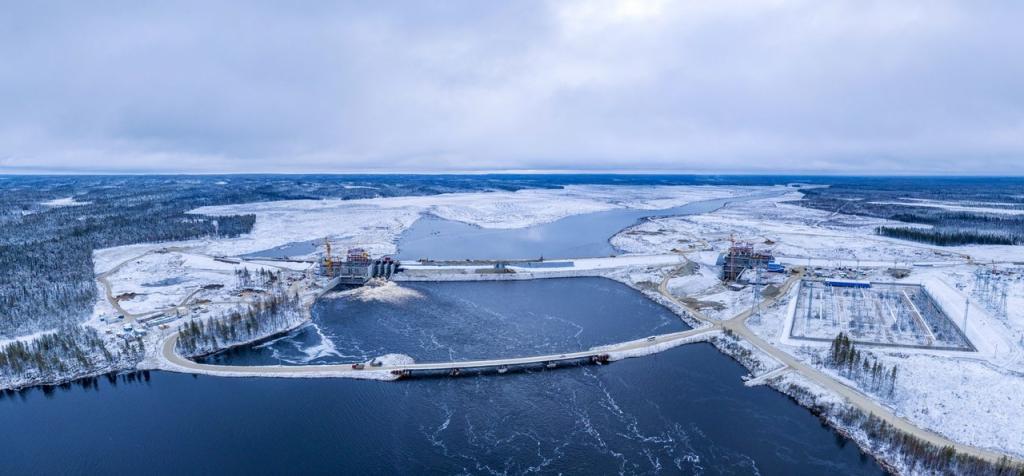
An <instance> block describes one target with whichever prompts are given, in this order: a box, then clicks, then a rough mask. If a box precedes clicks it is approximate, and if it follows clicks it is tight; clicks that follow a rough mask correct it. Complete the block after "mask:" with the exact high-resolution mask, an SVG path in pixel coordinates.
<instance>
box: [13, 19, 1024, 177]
mask: <svg viewBox="0 0 1024 476" xmlns="http://www.w3.org/2000/svg"><path fill="white" fill-rule="evenodd" d="M6 10H9V11H7V12H5V15H4V16H3V18H2V19H0V57H2V58H4V67H3V68H0V91H2V94H3V98H4V101H3V103H4V107H3V108H0V157H3V158H4V159H3V162H2V163H0V173H2V172H4V171H11V172H15V171H33V170H37V171H58V172H60V171H96V172H119V171H129V172H173V171H186V172H252V171H267V172H332V171H334V172H343V171H354V170H358V171H384V172H386V171H449V170H470V171H472V170H490V169H540V170H543V169H559V170H565V169H574V170H645V171H659V170H664V171H693V172H758V173H760V172H812V173H821V172H825V173H993V174H1005V173H1014V174H1019V173H1020V166H1019V163H1020V160H1021V158H1022V152H1024V89H1021V88H1020V86H1019V85H1020V84H1024V82H1022V80H1024V61H1022V60H1021V59H1020V58H1019V54H1018V52H1016V51H1015V45H1019V44H1024V33H1022V32H1021V30H1020V29H1019V28H1017V24H1018V23H1019V20H1020V19H1022V18H1024V15H1022V13H1024V11H1022V10H1024V6H1021V5H1020V4H1017V3H1015V2H993V3H980V4H979V3H967V2H944V1H928V2H924V1H921V2H903V1H890V2H871V1H868V2H863V1H861V2H815V1H783V0H775V1H736V0H724V1H721V2H697V1H694V2H665V1H639V0H619V1H613V0H597V1H591V2H579V1H571V0H569V1H551V2H541V1H524V2H497V3H496V2H449V3H445V4H443V5H438V4H427V3H426V2H371V3H360V4H355V3H352V4H342V5H340V6H339V5H337V4H321V5H318V4H313V3H306V4H303V6H302V7H301V8H299V7H294V6H286V5H284V4H279V3H275V2H266V3H262V2H238V3H230V2H214V3H211V2H184V3H178V2H176V3H174V4H173V5H172V4H156V5H142V4H141V3H139V2H123V3H116V2H110V3H104V4H103V6H102V7H100V6H97V5H95V4H87V3H83V2H66V3H64V2H57V3H45V2H22V3H18V4H14V5H10V6H8V7H7V8H6Z"/></svg>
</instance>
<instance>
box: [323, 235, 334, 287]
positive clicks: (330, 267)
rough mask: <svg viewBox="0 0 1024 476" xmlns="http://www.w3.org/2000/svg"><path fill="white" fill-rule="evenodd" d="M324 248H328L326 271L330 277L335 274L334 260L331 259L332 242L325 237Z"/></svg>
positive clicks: (325, 263) (325, 261)
mask: <svg viewBox="0 0 1024 476" xmlns="http://www.w3.org/2000/svg"><path fill="white" fill-rule="evenodd" d="M324 247H325V248H327V253H326V254H325V255H324V270H325V271H327V276H328V277H330V276H331V275H332V274H333V272H334V259H333V258H332V257H331V241H330V240H328V239H327V237H324Z"/></svg>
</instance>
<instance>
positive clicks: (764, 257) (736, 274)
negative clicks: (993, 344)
mask: <svg viewBox="0 0 1024 476" xmlns="http://www.w3.org/2000/svg"><path fill="white" fill-rule="evenodd" d="M729 241H730V242H731V245H730V246H729V249H728V250H727V251H726V252H725V253H723V254H721V255H719V257H718V263H717V264H718V266H720V267H721V268H722V276H721V277H722V281H725V282H733V281H739V280H741V279H742V278H743V274H744V272H746V271H748V270H753V271H755V272H759V271H761V270H764V271H767V272H776V273H781V272H783V271H785V269H784V268H783V267H782V265H780V264H777V263H776V262H775V256H774V254H773V253H772V251H771V250H769V249H757V248H755V247H754V245H753V244H752V243H749V242H745V241H736V240H735V239H734V238H732V237H730V240H729Z"/></svg>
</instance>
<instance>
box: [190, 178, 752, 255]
mask: <svg viewBox="0 0 1024 476" xmlns="http://www.w3.org/2000/svg"><path fill="white" fill-rule="evenodd" d="M765 190H769V188H767V187H731V186H663V187H626V186H598V185H579V186H570V187H566V188H564V189H543V190H536V189H527V190H519V191H516V192H479V193H452V194H442V195H430V196H423V197H392V198H372V199H363V200H293V201H280V202H265V203H248V204H240V205H224V206H215V207H203V208H199V209H197V210H194V211H193V212H194V213H201V214H206V215H233V214H255V215H256V226H255V229H254V230H253V232H252V233H250V234H248V235H246V236H243V237H240V238H236V239H229V240H215V241H212V240H211V241H209V242H207V243H205V244H204V248H205V251H206V252H207V253H209V254H223V255H241V254H246V253H253V252H256V251H262V250H266V249H270V248H273V247H276V246H281V245H284V244H288V243H293V242H299V241H308V240H311V239H318V238H324V237H330V238H331V240H332V241H334V242H335V243H337V244H338V245H339V247H341V248H344V247H352V246H359V247H363V248H366V249H367V250H368V251H369V252H370V253H371V254H374V255H381V254H392V253H394V252H395V251H396V249H397V247H396V242H397V238H398V235H399V234H401V233H402V232H403V231H405V230H406V229H407V228H409V227H410V226H412V224H413V223H414V222H415V221H416V220H418V219H419V218H420V217H421V216H423V215H427V214H430V215H435V216H438V217H440V218H444V219H448V220H454V221H460V222H464V223H469V224H472V225H477V226H480V227H483V228H525V227H529V226H533V225H538V224H542V223H548V222H552V221H555V220H558V219H561V218H565V217H567V216H571V215H579V214H585V213H593V212H599V211H605V210H611V209H615V208H624V207H626V208H637V209H646V210H652V209H660V208H669V207H675V206H680V205H684V204H686V203H691V202H695V201H701V200H710V199H716V198H728V197H738V196H744V195H750V194H753V193H757V192H763V191H765Z"/></svg>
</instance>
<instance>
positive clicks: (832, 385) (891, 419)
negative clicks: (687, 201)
mask: <svg viewBox="0 0 1024 476" xmlns="http://www.w3.org/2000/svg"><path fill="white" fill-rule="evenodd" d="M677 269H678V268H677ZM674 274H675V273H670V274H669V275H668V276H666V277H665V279H663V280H662V281H661V284H660V285H659V286H658V292H659V293H661V295H663V296H665V297H666V298H667V299H669V300H671V301H672V302H674V303H676V304H677V305H679V306H681V307H682V308H684V309H686V310H688V311H690V313H691V314H692V315H693V316H694V318H696V319H698V320H700V321H702V322H704V323H706V324H708V325H710V326H711V327H712V328H714V329H725V330H729V331H732V332H733V333H735V334H736V335H739V336H740V337H742V338H744V339H746V340H747V342H750V343H751V344H752V345H754V346H755V347H757V348H758V349H759V350H761V351H762V352H764V353H766V354H768V355H770V356H771V357H772V358H774V359H775V360H777V361H779V362H780V363H782V365H783V366H784V368H789V369H791V370H792V371H793V372H796V373H798V374H800V375H801V376H803V377H804V378H806V379H807V380H810V381H811V382H814V383H815V384H817V385H819V386H821V387H823V388H825V389H828V390H829V391H831V392H832V393H835V394H837V395H839V396H841V397H843V399H845V400H846V402H847V403H849V404H850V405H853V406H855V407H857V408H859V409H860V410H861V411H863V412H865V413H869V414H873V415H875V416H876V417H878V418H881V419H882V420H884V421H885V422H886V423H889V424H890V425H892V426H893V427H895V428H897V429H899V430H900V431H902V432H904V433H907V434H910V435H913V436H915V437H917V438H919V439H921V440H924V441H927V442H929V443H931V444H933V445H936V446H938V447H945V446H949V447H953V448H954V449H956V451H957V452H959V453H962V454H967V455H971V456H975V457H978V458H982V459H985V460H987V461H990V462H993V463H998V462H999V461H1000V460H1002V459H1003V458H1010V460H1011V461H1019V459H1017V458H1012V457H1010V456H1009V455H1005V454H1003V453H999V452H995V451H991V450H987V449H983V448H977V447H974V446H970V445H965V444H961V443H957V442H955V441H953V440H951V439H949V438H946V437H945V436H942V435H940V434H938V433H935V432H933V431H931V430H927V429H924V428H920V427H918V426H916V425H914V424H913V423H911V422H910V421H909V420H907V419H905V418H903V417H900V416H898V415H896V414H895V413H893V412H892V411H891V410H889V409H888V408H886V407H885V406H883V405H881V404H879V403H878V402H876V401H875V400H873V399H872V398H870V397H868V396H867V395H865V394H863V393H861V392H860V391H859V390H857V389H855V388H852V387H850V386H847V385H845V384H843V383H841V382H839V381H838V380H836V379H834V378H832V377H831V376H829V375H828V374H826V373H824V372H822V371H820V370H818V369H815V368H814V367H811V366H809V365H807V364H805V363H803V362H801V361H799V360H797V359H796V358H795V357H793V356H792V355H790V354H788V353H786V352H785V351H782V350H780V349H778V348H777V347H775V346H773V345H772V344H771V343H769V342H768V341H766V340H764V339H762V338H761V337H760V336H758V335H757V334H755V333H754V332H753V331H752V330H750V328H749V327H747V318H749V317H750V316H751V314H753V309H747V310H745V311H743V312H741V313H739V314H737V315H736V316H734V317H732V318H730V319H728V320H725V321H716V320H713V319H709V318H708V317H707V316H704V315H703V314H702V313H701V312H700V311H699V310H697V309H692V308H691V307H690V306H688V305H687V304H686V303H684V302H682V301H680V300H679V299H677V298H676V297H675V296H673V295H672V293H670V292H669V291H668V281H669V280H670V279H671V278H672V277H673V275H674ZM802 278H803V271H802V270H801V271H800V272H798V273H796V274H794V275H793V276H791V277H790V278H789V279H787V280H786V283H785V284H784V285H783V286H782V288H781V289H780V290H779V294H778V295H776V296H775V297H773V298H770V299H766V300H764V301H763V302H762V303H761V305H762V306H767V305H770V304H772V303H774V302H775V301H777V300H779V299H780V298H781V297H783V296H785V295H786V294H788V293H789V291H790V289H791V288H792V287H793V285H794V284H796V283H797V282H799V281H800V279H802ZM778 370H781V369H778Z"/></svg>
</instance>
